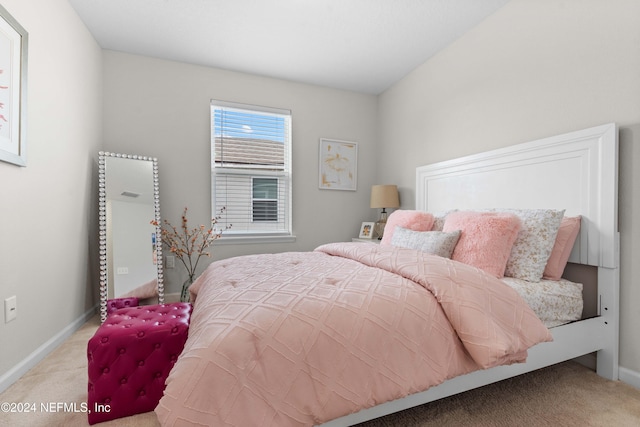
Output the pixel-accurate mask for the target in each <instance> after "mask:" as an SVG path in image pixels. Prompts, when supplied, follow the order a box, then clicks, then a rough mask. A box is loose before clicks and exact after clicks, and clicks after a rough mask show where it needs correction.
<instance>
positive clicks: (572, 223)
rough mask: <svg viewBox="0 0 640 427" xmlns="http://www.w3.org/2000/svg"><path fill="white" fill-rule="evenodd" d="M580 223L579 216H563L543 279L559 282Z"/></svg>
mask: <svg viewBox="0 0 640 427" xmlns="http://www.w3.org/2000/svg"><path fill="white" fill-rule="evenodd" d="M580 221H581V217H580V216H571V217H567V216H565V217H564V218H562V222H561V223H560V228H559V229H558V235H557V236H556V242H555V243H554V245H553V249H552V250H551V255H550V256H549V259H548V260H547V265H546V267H545V268H544V274H543V276H542V277H544V278H545V279H549V280H560V278H561V277H562V273H564V268H565V266H566V265H567V261H569V256H570V255H571V250H572V249H573V244H574V243H575V242H576V238H577V237H578V232H580Z"/></svg>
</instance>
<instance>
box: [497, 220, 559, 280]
mask: <svg viewBox="0 0 640 427" xmlns="http://www.w3.org/2000/svg"><path fill="white" fill-rule="evenodd" d="M500 211H501V212H509V213H512V214H514V215H517V216H518V217H519V218H520V220H521V221H522V227H521V228H520V232H519V233H518V237H517V238H516V241H515V243H514V244H513V248H512V249H511V255H510V256H509V260H508V261H507V268H506V270H505V272H504V275H505V276H507V277H515V278H516V279H523V280H528V281H530V282H539V281H540V279H542V274H543V273H544V268H545V266H546V265H547V260H548V259H549V256H550V255H551V250H552V249H553V245H554V243H555V241H556V236H557V235H558V229H559V228H560V223H561V222H562V218H563V217H564V210H554V209H500Z"/></svg>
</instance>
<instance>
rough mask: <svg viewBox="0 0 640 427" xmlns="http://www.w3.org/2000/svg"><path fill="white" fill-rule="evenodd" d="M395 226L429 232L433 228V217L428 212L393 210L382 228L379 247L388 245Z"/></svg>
mask: <svg viewBox="0 0 640 427" xmlns="http://www.w3.org/2000/svg"><path fill="white" fill-rule="evenodd" d="M396 226H400V227H404V228H408V229H409V230H414V231H429V230H431V227H432V226H433V215H431V214H430V213H428V212H422V211H413V210H406V209H398V210H395V211H393V212H392V213H391V215H389V218H387V224H386V225H385V226H384V233H383V236H382V241H381V242H380V244H381V245H390V244H391V238H392V237H393V232H394V230H395V228H396Z"/></svg>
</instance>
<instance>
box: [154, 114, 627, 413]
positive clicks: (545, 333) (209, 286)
mask: <svg viewBox="0 0 640 427" xmlns="http://www.w3.org/2000/svg"><path fill="white" fill-rule="evenodd" d="M514 186H517V188H514ZM550 189H553V190H552V191H550ZM539 208H545V209H550V210H551V209H556V210H562V212H563V214H564V215H571V216H580V218H581V226H580V229H579V234H578V235H577V236H576V240H575V244H574V245H573V247H572V250H571V255H570V258H569V261H570V263H572V265H576V266H578V269H579V270H580V268H581V267H580V266H584V268H585V269H586V270H587V273H586V274H587V275H589V274H590V272H593V273H594V274H595V276H596V277H594V280H595V281H596V282H597V290H596V291H595V292H596V293H597V295H595V296H592V295H589V296H588V297H587V295H586V293H587V289H586V288H585V297H587V298H586V299H592V300H594V301H596V303H597V306H596V307H595V309H594V311H595V313H594V316H592V317H589V318H584V319H582V320H579V321H571V322H570V323H565V324H563V325H560V326H554V327H551V328H549V329H547V327H545V326H544V325H543V324H542V322H541V321H540V319H539V318H538V317H537V316H536V315H535V314H534V312H533V310H532V308H531V307H530V305H529V304H530V303H527V302H525V299H523V298H522V297H521V296H520V295H519V294H518V292H517V291H516V290H514V288H513V287H511V286H509V285H507V284H506V283H505V282H503V281H502V280H500V278H498V277H496V276H495V275H494V274H490V273H488V272H487V271H483V270H482V269H479V268H476V267H474V266H470V265H467V264H465V263H462V262H458V261H455V260H451V259H448V258H445V257H440V256H435V255H432V254H429V253H425V252H422V251H419V250H414V249H411V248H406V247H399V246H397V245H367V244H360V243H336V244H328V245H323V246H322V247H320V248H318V249H316V250H315V251H313V252H311V253H289V254H268V255H257V256H246V257H239V258H236V259H230V260H223V261H219V262H215V263H213V264H211V266H209V267H208V268H207V270H206V271H205V272H204V273H203V275H202V276H201V277H200V278H198V280H197V281H196V282H195V283H194V284H193V285H192V296H193V297H194V298H195V300H194V311H193V316H192V323H191V329H190V333H189V338H188V340H187V344H186V345H185V350H184V351H183V353H182V355H181V356H180V358H179V359H178V361H177V363H176V365H175V366H174V369H173V370H172V372H171V374H170V376H169V378H168V379H167V387H166V390H165V395H164V397H163V398H162V400H161V401H160V404H159V405H158V407H157V408H156V413H157V415H158V419H159V420H160V422H161V424H163V425H181V423H191V424H203V425H207V424H208V425H315V424H322V425H326V426H348V425H353V424H357V423H359V422H362V421H366V420H370V419H373V418H377V417H380V416H383V415H386V414H389V413H393V412H397V411H400V410H403V409H406V408H410V407H413V406H416V405H420V404H423V403H426V402H429V401H433V400H436V399H440V398H443V397H446V396H450V395H453V394H456V393H460V392H463V391H466V390H469V389H472V388H475V387H479V386H482V385H485V384H489V383H492V382H495V381H500V380H502V379H505V378H508V377H512V376H515V375H519V374H522V373H525V372H529V371H531V370H535V369H539V368H541V367H544V366H549V365H551V364H555V363H559V362H561V361H564V360H568V359H572V358H576V357H579V356H584V355H589V354H592V353H597V357H596V362H595V364H596V369H597V372H598V374H599V375H601V376H604V377H606V378H610V379H617V375H618V292H619V272H618V262H619V261H618V259H619V243H618V241H619V237H618V231H617V129H616V126H615V124H607V125H603V126H598V127H595V128H590V129H585V130H582V131H577V132H572V133H569V134H564V135H559V136H555V137H551V138H545V139H542V140H538V141H533V142H529V143H524V144H518V145H515V146H512V147H507V148H505V149H500V150H494V151H491V152H487V153H483V154H478V155H473V156H468V157H464V158H460V159H455V160H451V161H447V162H442V163H437V164H433V165H428V166H424V167H419V168H418V169H417V171H416V210H417V211H420V212H451V211H454V210H455V211H462V212H470V211H472V212H477V211H484V210H488V209H489V210H497V211H498V212H500V213H499V215H504V214H503V212H504V210H513V209H515V210H535V209H539ZM449 215H450V216H448V217H453V216H456V217H457V216H464V215H452V214H449ZM483 215H485V214H483ZM486 215H493V214H486ZM510 218H511V216H510ZM493 219H494V218H493V217H492V220H493ZM445 225H446V224H445ZM385 234H386V230H385ZM458 246H460V243H459V242H458ZM458 246H456V249H457V248H458ZM250 278H257V280H255V281H254V282H249V279H250ZM569 282H571V280H569ZM512 285H513V284H512ZM274 288H275V291H273V289H274ZM586 299H585V300H586ZM258 301H260V302H264V301H267V304H262V305H256V304H257V302H258ZM362 307H366V309H365V310H362ZM300 313H303V314H304V316H302V315H300ZM582 317H584V316H582ZM560 323H564V322H560ZM552 326H553V325H552ZM266 331H274V333H271V332H269V333H268V334H267V333H266ZM229 332H230V333H229ZM229 336H231V337H229ZM425 337H428V338H425ZM489 344H490V345H489ZM343 350H346V352H347V353H349V357H347V356H344V354H343V353H342V351H343ZM282 361H284V362H285V363H284V364H282V363H281V362H282ZM272 363H273V364H272Z"/></svg>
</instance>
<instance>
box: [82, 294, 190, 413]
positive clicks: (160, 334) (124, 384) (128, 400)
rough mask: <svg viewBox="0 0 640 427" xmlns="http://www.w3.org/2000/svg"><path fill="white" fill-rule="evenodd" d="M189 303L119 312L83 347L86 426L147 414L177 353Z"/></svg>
mask: <svg viewBox="0 0 640 427" xmlns="http://www.w3.org/2000/svg"><path fill="white" fill-rule="evenodd" d="M190 314H191V304H189V303H173V304H159V305H147V306H140V307H129V308H121V309H119V310H117V311H115V312H113V313H111V314H110V315H109V316H108V317H107V320H105V322H104V323H103V324H102V325H101V326H100V327H99V328H98V330H97V331H96V333H95V335H94V336H93V337H92V338H91V339H90V340H89V343H88V344H87V359H88V371H89V389H88V398H87V405H88V409H89V414H88V417H89V424H95V423H99V422H102V421H107V420H112V419H115V418H121V417H126V416H129V415H135V414H140V413H142V412H149V411H153V410H154V409H155V407H156V406H157V404H158V401H159V400H160V398H161V397H162V393H163V392H164V387H165V384H164V382H165V379H166V378H167V376H168V375H169V371H170V370H171V368H172V367H173V365H174V363H175V362H176V360H177V359H178V356H179V355H180V353H181V352H182V348H183V347H184V343H185V341H186V339H187V333H188V331H189V316H190Z"/></svg>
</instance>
